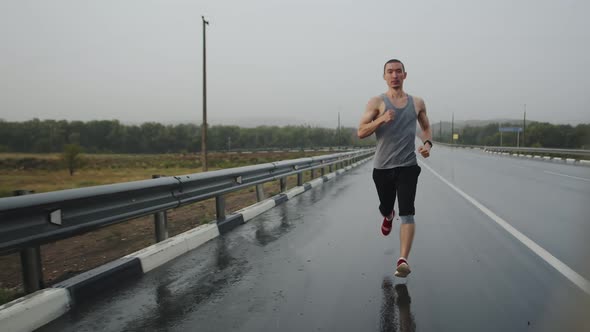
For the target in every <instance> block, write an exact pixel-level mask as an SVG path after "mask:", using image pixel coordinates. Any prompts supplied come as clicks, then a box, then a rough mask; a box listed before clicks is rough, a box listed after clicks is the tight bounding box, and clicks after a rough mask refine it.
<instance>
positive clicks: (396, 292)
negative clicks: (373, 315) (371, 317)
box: [380, 277, 416, 332]
mask: <svg viewBox="0 0 590 332" xmlns="http://www.w3.org/2000/svg"><path fill="white" fill-rule="evenodd" d="M381 288H382V289H383V304H382V305H381V315H380V316H381V324H380V331H383V332H391V331H400V332H408V331H416V322H415V320H414V315H412V311H411V310H410V304H411V302H412V299H411V298H410V292H409V291H408V287H407V286H406V285H405V284H397V285H395V286H394V285H393V282H392V281H391V277H385V278H384V279H383V283H382V284H381Z"/></svg>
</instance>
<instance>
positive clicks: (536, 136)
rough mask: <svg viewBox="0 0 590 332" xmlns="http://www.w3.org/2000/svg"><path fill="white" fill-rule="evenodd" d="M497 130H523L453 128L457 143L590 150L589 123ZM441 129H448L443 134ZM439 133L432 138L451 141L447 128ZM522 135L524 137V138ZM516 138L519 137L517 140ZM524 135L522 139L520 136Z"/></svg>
mask: <svg viewBox="0 0 590 332" xmlns="http://www.w3.org/2000/svg"><path fill="white" fill-rule="evenodd" d="M499 127H523V126H522V123H491V124H488V125H486V126H481V127H476V126H464V127H462V128H459V129H455V133H458V134H459V139H458V140H457V141H455V143H458V144H467V145H485V146H500V145H502V146H516V145H517V144H518V145H520V146H526V147H540V148H541V147H542V148H558V149H559V148H561V149H590V124H578V125H576V126H571V125H555V124H551V123H547V122H531V123H527V125H526V127H525V128H523V129H525V132H524V133H522V132H521V133H520V134H518V135H517V133H515V132H514V133H509V132H503V133H500V131H499ZM444 129H447V130H446V131H445V130H444ZM444 129H443V130H442V131H440V132H439V131H438V130H437V128H434V130H433V131H434V132H433V135H434V137H435V138H436V139H437V140H439V141H441V142H447V143H450V142H451V132H450V130H448V128H444ZM523 134H524V135H523ZM517 136H518V137H517ZM523 136H524V137H523Z"/></svg>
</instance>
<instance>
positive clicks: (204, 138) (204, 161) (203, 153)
mask: <svg viewBox="0 0 590 332" xmlns="http://www.w3.org/2000/svg"><path fill="white" fill-rule="evenodd" d="M201 18H202V19H203V124H202V126H203V128H202V129H201V133H202V136H201V163H202V164H203V172H207V168H208V167H207V52H206V49H207V48H206V46H207V44H206V42H205V29H206V28H205V26H206V25H209V22H208V21H205V16H201Z"/></svg>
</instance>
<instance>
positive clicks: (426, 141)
mask: <svg viewBox="0 0 590 332" xmlns="http://www.w3.org/2000/svg"><path fill="white" fill-rule="evenodd" d="M426 143H428V144H430V148H431V149H432V142H431V141H430V140H429V139H427V140H425V141H424V145H426Z"/></svg>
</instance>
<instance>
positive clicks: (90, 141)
mask: <svg viewBox="0 0 590 332" xmlns="http://www.w3.org/2000/svg"><path fill="white" fill-rule="evenodd" d="M374 144H375V140H374V138H373V139H368V140H367V139H365V140H360V139H358V138H357V136H356V128H340V129H338V128H333V129H331V128H320V127H311V126H285V127H278V126H259V127H255V128H241V127H238V126H223V125H218V126H211V127H209V128H208V129H207V148H208V149H209V150H212V151H228V150H252V149H260V148H313V147H337V146H348V147H351V146H369V145H374ZM67 145H78V146H80V147H81V148H82V149H83V150H84V152H87V153H174V152H184V153H187V152H199V151H200V150H201V127H200V125H197V124H176V125H164V124H161V123H155V122H146V123H143V124H140V125H126V124H122V123H120V122H119V121H117V120H100V121H98V120H97V121H87V122H82V121H66V120H60V121H56V120H39V119H33V120H29V121H24V122H8V121H2V120H0V152H33V153H47V152H62V151H64V147H65V146H67Z"/></svg>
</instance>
